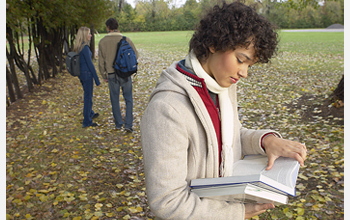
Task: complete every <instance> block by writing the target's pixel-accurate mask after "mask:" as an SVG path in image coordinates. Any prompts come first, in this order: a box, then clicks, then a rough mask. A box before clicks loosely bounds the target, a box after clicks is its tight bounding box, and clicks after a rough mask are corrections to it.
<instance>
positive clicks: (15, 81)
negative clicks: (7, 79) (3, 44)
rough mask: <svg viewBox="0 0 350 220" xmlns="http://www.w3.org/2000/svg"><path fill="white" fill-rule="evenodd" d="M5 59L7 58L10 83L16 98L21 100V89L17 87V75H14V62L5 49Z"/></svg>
mask: <svg viewBox="0 0 350 220" xmlns="http://www.w3.org/2000/svg"><path fill="white" fill-rule="evenodd" d="M6 57H7V60H8V62H9V64H10V73H11V82H12V83H13V85H14V87H15V91H16V94H17V98H18V99H21V98H23V94H22V92H21V89H20V87H19V83H18V79H17V75H16V68H15V62H14V60H13V56H12V55H11V54H10V53H9V52H8V50H7V48H6Z"/></svg>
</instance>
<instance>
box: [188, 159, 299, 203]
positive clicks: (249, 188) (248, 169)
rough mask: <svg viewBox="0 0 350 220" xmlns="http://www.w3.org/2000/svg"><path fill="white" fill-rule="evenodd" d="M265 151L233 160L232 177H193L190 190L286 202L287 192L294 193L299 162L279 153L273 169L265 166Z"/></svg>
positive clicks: (247, 199) (215, 196) (223, 196)
mask: <svg viewBox="0 0 350 220" xmlns="http://www.w3.org/2000/svg"><path fill="white" fill-rule="evenodd" d="M267 162H268V159H267V157H266V156H263V155H249V156H245V157H244V159H243V160H240V161H238V162H236V163H235V164H234V171H233V175H232V176H229V177H219V178H204V179H194V180H192V181H191V184H190V187H191V191H192V192H194V193H196V194H197V195H198V196H199V197H208V198H212V199H219V200H225V201H238V202H244V203H274V204H275V205H281V204H287V203H288V195H290V196H295V195H296V191H295V184H296V180H297V176H298V172H299V162H298V161H296V160H294V159H292V158H285V157H279V158H278V159H277V160H276V161H275V163H274V165H273V167H272V169H270V170H266V166H267Z"/></svg>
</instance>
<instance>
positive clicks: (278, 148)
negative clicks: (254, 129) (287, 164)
mask: <svg viewBox="0 0 350 220" xmlns="http://www.w3.org/2000/svg"><path fill="white" fill-rule="evenodd" d="M263 146H264V147H265V151H266V155H267V158H268V159H269V162H268V164H267V167H266V170H270V169H271V168H272V166H273V164H274V162H275V160H276V159H277V158H279V157H281V156H282V157H290V158H294V159H296V160H297V161H298V162H299V163H300V165H301V166H304V161H305V159H306V154H307V150H306V146H305V145H304V144H301V143H298V142H296V141H290V140H286V139H283V138H278V137H275V136H274V135H269V136H266V137H265V138H264V139H263Z"/></svg>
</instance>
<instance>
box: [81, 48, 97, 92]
mask: <svg viewBox="0 0 350 220" xmlns="http://www.w3.org/2000/svg"><path fill="white" fill-rule="evenodd" d="M81 52H82V54H83V56H84V59H85V60H86V64H87V66H88V68H89V71H90V72H91V73H92V77H93V78H94V79H95V83H96V85H97V86H98V85H100V84H101V83H100V80H99V78H98V76H97V73H96V69H95V66H94V64H93V62H92V59H91V51H90V48H89V46H87V45H86V46H84V48H83V50H82V51H81Z"/></svg>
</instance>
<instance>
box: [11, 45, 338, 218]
mask: <svg viewBox="0 0 350 220" xmlns="http://www.w3.org/2000/svg"><path fill="white" fill-rule="evenodd" d="M139 52H140V55H141V56H140V60H139V63H140V66H139V71H138V74H137V75H136V77H134V78H133V82H134V83H133V85H134V88H133V90H134V118H135V119H134V125H135V128H134V130H135V132H134V133H126V132H124V131H123V130H115V129H114V121H113V116H112V111H111V105H110V101H109V92H108V85H107V83H104V82H102V84H101V85H100V86H99V87H96V86H95V87H94V98H93V102H94V104H93V109H94V111H95V112H98V113H100V116H99V117H98V118H97V119H96V120H94V121H95V122H97V123H98V124H99V126H98V127H97V128H87V129H86V128H82V120H83V115H82V109H83V90H82V87H81V85H80V82H79V80H78V78H73V77H72V76H70V75H69V74H68V73H64V74H62V75H59V76H58V77H57V78H55V79H50V80H48V81H47V82H46V83H45V85H43V86H42V87H44V88H45V89H40V90H38V91H37V92H35V93H32V94H27V95H26V97H25V98H24V99H22V100H18V101H17V102H16V103H14V104H13V105H12V106H10V107H8V108H7V111H6V114H7V115H6V217H7V219H65V218H66V219H153V218H154V215H153V214H152V212H151V211H150V209H149V207H148V205H147V196H146V193H145V191H146V188H145V183H144V171H143V166H142V151H141V143H140V128H139V123H140V120H141V117H142V114H143V111H144V110H145V108H146V106H147V102H148V98H149V95H150V93H151V92H152V90H153V88H154V86H155V83H156V81H157V79H158V77H159V75H160V73H161V71H162V70H163V69H165V68H166V67H168V66H169V65H170V64H171V63H172V62H174V61H179V60H181V59H183V58H184V57H185V55H186V51H185V50H181V51H177V52H172V53H169V52H168V51H166V50H160V49H159V50H157V51H149V50H147V49H142V48H140V50H139ZM343 62H344V58H343V57H341V56H334V57H330V56H329V55H323V54H315V55H309V56H302V55H301V54H297V53H289V52H284V53H283V54H281V55H279V56H278V57H277V58H275V59H274V60H273V61H272V63H271V64H264V65H259V64H258V65H256V66H253V67H252V68H251V70H250V74H249V77H248V79H245V80H243V81H242V82H241V83H240V84H239V85H238V87H239V89H238V93H239V106H240V110H239V112H240V119H241V121H242V124H243V125H244V126H246V127H248V128H253V129H263V128H271V129H276V130H277V131H280V132H281V134H282V135H283V136H284V137H285V138H288V139H293V140H297V141H300V142H305V144H306V146H307V147H308V159H307V161H306V163H305V165H306V166H305V167H302V168H301V169H300V174H299V178H298V183H297V194H298V196H297V197H295V198H291V200H290V203H289V204H288V205H284V206H278V207H276V208H275V209H273V210H269V211H268V212H266V213H265V214H262V215H260V216H258V217H254V219H290V218H293V219H319V218H323V219H331V218H332V219H343V216H344V125H343V124H341V123H338V122H339V120H341V119H338V118H337V117H334V116H332V115H329V116H328V117H320V116H317V114H316V113H317V112H318V111H319V109H316V107H312V106H310V105H301V104H300V105H298V106H297V105H296V103H298V101H300V100H302V98H303V97H306V96H307V97H308V99H312V98H313V99H314V100H311V103H313V104H314V105H315V106H317V105H321V104H322V103H323V101H324V98H322V97H325V95H329V94H330V93H331V92H332V91H333V89H334V88H335V87H336V85H337V83H338V81H339V79H340V77H341V75H342V74H343V73H344V72H343ZM296 63H298V64H297V65H296ZM339 64H340V65H339ZM95 65H96V63H95ZM329 65H335V66H337V68H333V69H332V70H330V68H329ZM96 66H97V65H96ZM320 97H321V98H320ZM303 103H304V102H303ZM121 107H122V109H125V105H124V103H123V98H122V96H121ZM331 107H332V106H331ZM309 108H313V110H312V111H313V112H315V113H314V114H315V115H312V116H316V117H309V119H308V120H305V118H303V117H302V115H303V114H305V112H306V110H307V109H309Z"/></svg>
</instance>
